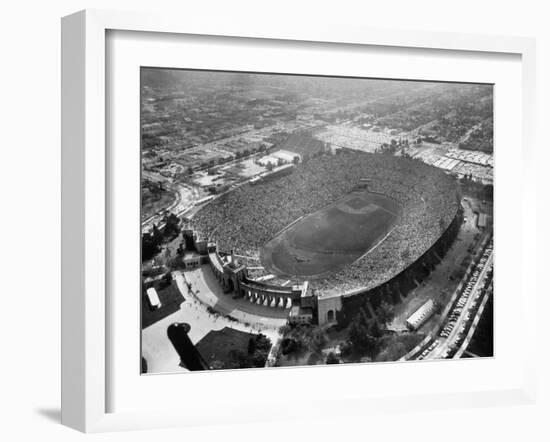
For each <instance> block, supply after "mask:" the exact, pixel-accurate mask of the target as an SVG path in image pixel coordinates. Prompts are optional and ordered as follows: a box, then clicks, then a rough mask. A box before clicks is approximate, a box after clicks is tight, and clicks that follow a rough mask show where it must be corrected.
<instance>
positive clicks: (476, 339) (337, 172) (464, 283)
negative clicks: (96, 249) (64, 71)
mask: <svg viewBox="0 0 550 442" xmlns="http://www.w3.org/2000/svg"><path fill="white" fill-rule="evenodd" d="M140 76H141V85H140V106H141V109H140V113H141V123H140V125H141V127H140V131H141V189H140V195H141V220H140V221H141V294H140V295H141V373H142V374H158V373H174V372H186V371H197V370H199V371H200V370H232V369H244V368H264V367H292V366H311V365H325V364H349V363H382V362H390V361H403V362H404V361H410V360H417V361H418V360H444V359H458V358H486V357H492V356H494V355H493V302H494V293H493V272H494V267H493V258H494V252H493V248H494V244H493V223H494V218H493V166H494V160H493V153H494V146H493V85H492V84H476V83H456V82H436V81H418V80H414V81H413V80H407V79H380V78H348V77H330V76H307V75H293V74H273V73H248V72H226V71H201V70H187V69H168V68H162V67H141V72H140ZM136 296H137V295H136Z"/></svg>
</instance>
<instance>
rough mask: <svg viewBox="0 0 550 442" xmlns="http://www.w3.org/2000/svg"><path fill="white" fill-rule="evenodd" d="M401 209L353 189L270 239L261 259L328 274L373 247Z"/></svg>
mask: <svg viewBox="0 0 550 442" xmlns="http://www.w3.org/2000/svg"><path fill="white" fill-rule="evenodd" d="M399 211H400V207H399V205H398V204H397V202H395V201H394V200H391V199H390V198H386V197H384V196H382V195H377V194H373V193H369V192H366V191H354V192H352V193H350V194H348V195H346V196H345V197H344V198H342V199H340V200H338V201H336V202H335V203H332V204H330V205H328V206H326V207H324V208H322V209H320V210H318V211H316V212H314V213H312V214H310V215H307V216H305V217H304V218H302V219H299V220H298V222H296V223H294V224H292V225H290V226H289V227H288V228H287V229H285V230H284V231H282V232H281V233H279V234H278V235H277V236H275V237H274V238H273V239H271V240H270V241H269V242H268V243H267V244H266V245H265V247H264V248H263V249H262V250H261V254H260V256H261V259H262V263H263V264H264V266H265V267H266V268H267V269H273V270H274V271H275V272H276V273H280V274H283V275H292V276H307V277H313V276H319V275H323V274H326V273H327V272H330V271H332V270H336V269H339V268H341V267H343V266H345V265H347V264H349V263H351V262H353V261H355V260H356V259H358V258H359V257H361V256H362V255H364V254H365V253H366V252H368V251H369V250H371V249H372V248H373V247H375V246H376V244H378V242H379V241H380V240H381V239H382V238H383V237H384V236H385V235H386V234H387V233H388V232H389V231H390V229H391V228H392V226H393V225H394V223H395V220H396V219H397V216H398V213H399Z"/></svg>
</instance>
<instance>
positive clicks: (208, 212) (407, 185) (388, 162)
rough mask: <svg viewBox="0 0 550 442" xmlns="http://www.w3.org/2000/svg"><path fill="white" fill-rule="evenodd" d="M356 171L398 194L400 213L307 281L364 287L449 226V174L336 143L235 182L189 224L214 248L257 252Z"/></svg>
mask: <svg viewBox="0 0 550 442" xmlns="http://www.w3.org/2000/svg"><path fill="white" fill-rule="evenodd" d="M362 178H368V179H370V180H371V181H370V183H369V190H370V191H371V192H376V193H380V194H384V195H386V196H387V197H390V198H393V199H394V200H396V201H398V202H399V203H400V205H401V206H402V208H403V210H402V211H401V215H400V217H399V219H398V220H397V223H396V224H395V226H394V229H393V230H392V231H391V233H390V234H389V236H388V237H387V238H386V240H385V241H383V242H382V243H380V244H379V245H378V246H377V247H376V248H375V249H373V250H371V251H370V252H369V253H368V254H366V255H364V256H363V257H362V258H360V259H359V260H358V261H356V262H355V263H353V264H350V265H349V266H347V267H345V268H343V269H342V270H339V271H336V272H335V273H332V274H330V275H329V276H326V277H322V278H320V279H317V280H313V281H310V284H311V286H312V288H314V289H318V290H320V292H321V293H327V294H330V293H345V292H349V291H353V290H357V289H359V288H372V287H375V286H377V285H379V284H381V283H383V282H385V281H387V280H388V279H390V278H391V277H393V276H395V275H396V274H398V273H399V272H400V271H402V270H403V269H405V268H406V267H407V266H409V265H410V264H412V263H413V262H414V261H416V260H417V259H418V258H419V257H420V256H421V255H422V254H423V253H424V252H425V251H426V250H428V249H429V248H430V247H431V246H432V245H433V244H434V243H435V242H436V241H437V239H438V238H439V237H440V235H441V234H442V233H443V231H444V230H445V229H446V228H447V227H448V226H449V224H450V223H451V221H452V220H453V219H454V217H455V215H456V213H457V210H458V207H459V204H460V202H459V197H458V187H457V183H456V181H455V179H454V178H453V177H452V176H450V175H447V174H445V173H444V172H443V171H441V170H439V169H437V168H435V167H432V166H429V165H427V164H424V163H422V162H421V161H418V160H413V159H406V158H401V157H395V156H391V155H383V154H369V153H361V152H353V151H343V152H342V153H340V154H338V155H330V154H328V155H322V156H318V157H315V158H311V159H310V160H309V161H307V162H305V163H302V164H300V165H299V167H298V168H297V169H296V170H295V172H294V173H293V174H291V175H288V176H284V177H281V178H279V179H276V180H272V181H267V182H265V183H263V184H261V185H257V186H248V185H246V186H241V187H239V188H238V189H236V190H235V191H233V192H230V193H228V194H225V195H223V196H222V197H220V198H218V199H216V200H214V201H213V202H212V203H210V204H208V205H207V206H205V207H204V208H203V209H202V210H200V211H199V212H198V213H197V214H196V216H195V218H194V224H195V226H196V228H198V229H199V230H200V231H201V232H202V233H203V234H204V235H206V236H207V237H209V238H210V239H211V240H214V241H216V242H217V243H218V246H219V249H220V250H227V251H229V250H234V251H235V253H236V254H237V253H238V254H239V255H244V256H250V257H258V256H259V249H260V247H261V246H262V245H264V244H265V243H266V242H267V241H268V240H270V239H271V238H273V237H274V236H275V235H276V234H277V233H278V232H280V231H281V230H282V229H284V228H285V227H286V226H288V225H289V224H290V223H292V222H293V221H295V220H296V219H298V218H300V217H301V216H303V215H307V214H309V213H311V212H314V211H316V210H319V209H321V208H322V207H324V206H326V205H327V204H330V203H332V202H334V201H335V200H337V199H338V198H341V197H343V196H344V195H346V194H348V193H349V192H350V191H352V190H353V189H354V188H355V187H356V186H357V184H358V183H359V182H360V180H361V179H362ZM296 281H298V280H296Z"/></svg>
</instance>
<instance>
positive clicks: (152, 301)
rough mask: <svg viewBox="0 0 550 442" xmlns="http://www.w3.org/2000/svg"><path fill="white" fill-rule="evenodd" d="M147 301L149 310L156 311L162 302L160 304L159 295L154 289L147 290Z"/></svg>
mask: <svg viewBox="0 0 550 442" xmlns="http://www.w3.org/2000/svg"><path fill="white" fill-rule="evenodd" d="M147 300H148V301H149V306H150V307H151V310H157V309H159V308H161V307H162V302H160V298H159V295H158V293H157V291H156V290H155V288H154V287H149V288H148V289H147Z"/></svg>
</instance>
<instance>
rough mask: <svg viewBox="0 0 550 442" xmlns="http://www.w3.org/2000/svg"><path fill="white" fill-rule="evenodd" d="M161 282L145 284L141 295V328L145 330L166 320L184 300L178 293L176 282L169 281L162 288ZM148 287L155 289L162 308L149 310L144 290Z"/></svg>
mask: <svg viewBox="0 0 550 442" xmlns="http://www.w3.org/2000/svg"><path fill="white" fill-rule="evenodd" d="M162 285H163V284H162V281H154V282H151V283H149V284H146V286H145V291H143V293H142V294H141V328H142V329H144V328H147V327H149V326H150V325H152V324H154V323H155V322H157V321H160V320H161V319H164V318H166V317H167V316H169V315H171V314H172V313H174V312H176V311H178V310H179V308H180V305H181V303H182V302H183V301H185V298H184V297H183V295H182V294H181V292H180V291H179V289H178V287H177V285H176V281H171V282H170V284H168V285H167V286H165V287H163V286H162ZM149 287H155V289H156V290H157V294H158V295H159V298H160V302H161V303H162V306H161V307H160V308H159V309H157V310H151V308H150V305H149V301H148V299H147V294H146V290H147V289H148V288H149Z"/></svg>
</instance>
